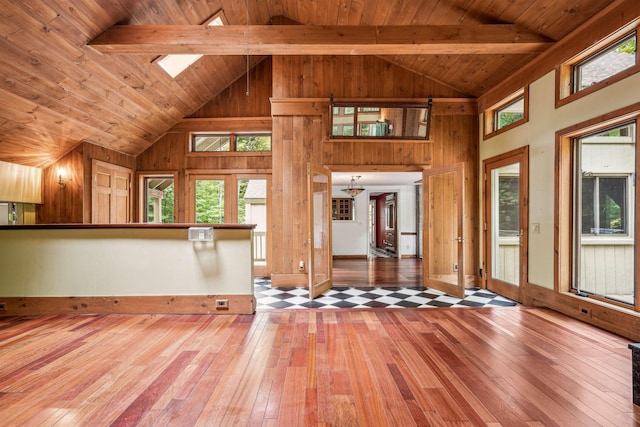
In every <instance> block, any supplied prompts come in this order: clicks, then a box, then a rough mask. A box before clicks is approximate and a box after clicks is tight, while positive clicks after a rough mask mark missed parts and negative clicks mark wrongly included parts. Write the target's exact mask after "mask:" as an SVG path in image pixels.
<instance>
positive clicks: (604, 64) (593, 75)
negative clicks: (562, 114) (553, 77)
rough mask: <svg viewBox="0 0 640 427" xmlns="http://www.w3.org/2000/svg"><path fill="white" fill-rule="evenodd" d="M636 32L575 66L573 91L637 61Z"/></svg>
mask: <svg viewBox="0 0 640 427" xmlns="http://www.w3.org/2000/svg"><path fill="white" fill-rule="evenodd" d="M636 40H637V38H636V33H635V32H634V33H632V34H630V35H628V36H626V37H624V38H623V39H622V40H619V41H617V42H615V43H613V44H611V45H608V46H606V47H605V48H603V49H601V50H599V51H598V52H596V53H594V54H593V55H590V56H588V57H587V58H585V59H583V60H582V61H580V62H578V63H576V64H575V65H574V66H573V92H574V93H575V92H579V91H581V90H584V89H586V88H588V87H590V86H593V85H596V84H598V83H600V82H601V81H603V80H605V79H607V78H609V77H611V76H614V75H616V74H618V73H620V72H622V71H624V70H626V69H628V68H631V67H633V66H634V65H636V63H637V59H636V51H637V47H636Z"/></svg>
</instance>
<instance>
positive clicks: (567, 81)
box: [555, 23, 640, 108]
mask: <svg viewBox="0 0 640 427" xmlns="http://www.w3.org/2000/svg"><path fill="white" fill-rule="evenodd" d="M639 28H640V27H639V26H638V23H633V24H631V25H628V26H626V27H624V28H622V29H620V30H618V31H616V32H614V33H613V34H611V35H609V36H607V37H605V38H604V39H602V40H601V41H599V42H597V43H594V44H593V45H592V46H591V47H589V48H588V49H586V50H584V51H583V52H581V53H580V54H578V55H576V56H574V57H573V58H571V59H569V60H568V61H566V62H564V63H563V64H561V65H560V66H559V67H556V73H555V74H556V91H555V92H556V100H555V101H556V102H555V106H556V108H559V107H562V106H563V105H566V104H569V103H571V102H573V101H575V100H577V99H580V98H583V97H584V96H587V95H589V94H592V93H594V92H596V91H599V90H600V89H603V88H605V87H608V86H610V85H612V84H613V83H615V82H618V81H620V80H623V79H625V78H627V77H629V76H631V75H633V74H635V73H637V72H638V71H640V61H639V59H640V55H639V53H638V48H637V40H638V35H639V31H638V30H639ZM634 35H635V37H636V63H635V65H633V66H631V67H629V68H626V69H624V70H622V71H620V72H618V73H615V74H612V75H610V76H609V77H607V78H605V79H603V80H601V81H599V82H598V83H596V84H593V85H591V86H589V87H586V88H584V89H582V90H578V91H576V90H575V84H576V82H575V79H576V78H575V73H576V71H575V69H576V67H579V66H580V65H582V64H585V63H587V62H589V61H591V60H593V59H596V58H597V57H598V56H601V55H604V54H606V53H607V52H608V51H609V49H611V48H613V47H614V46H616V45H617V44H618V43H620V42H622V41H624V40H625V39H627V38H630V37H633V36H634Z"/></svg>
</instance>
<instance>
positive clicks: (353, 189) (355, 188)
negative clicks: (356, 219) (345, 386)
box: [342, 175, 364, 197]
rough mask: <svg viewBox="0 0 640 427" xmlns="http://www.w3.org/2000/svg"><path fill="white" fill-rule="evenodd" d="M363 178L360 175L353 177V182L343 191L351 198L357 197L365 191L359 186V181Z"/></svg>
mask: <svg viewBox="0 0 640 427" xmlns="http://www.w3.org/2000/svg"><path fill="white" fill-rule="evenodd" d="M360 178H361V176H360V175H358V176H352V177H351V182H350V183H349V186H348V187H347V188H343V189H342V191H344V192H345V193H347V194H348V195H350V196H351V197H356V196H357V195H358V194H360V193H362V192H363V191H364V188H363V187H362V186H361V185H359V184H358V180H359V179H360Z"/></svg>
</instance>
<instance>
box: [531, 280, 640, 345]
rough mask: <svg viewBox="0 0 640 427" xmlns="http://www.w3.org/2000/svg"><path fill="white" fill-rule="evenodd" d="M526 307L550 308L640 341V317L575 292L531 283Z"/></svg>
mask: <svg viewBox="0 0 640 427" xmlns="http://www.w3.org/2000/svg"><path fill="white" fill-rule="evenodd" d="M523 304H524V305H527V306H533V307H545V308H550V309H552V310H555V311H558V312H560V313H563V314H566V315H567V316H571V317H573V318H575V319H578V320H581V321H583V322H586V323H589V324H591V325H594V326H598V327H600V328H603V329H605V330H607V331H611V332H613V333H615V334H619V335H621V336H623V337H626V338H629V339H631V340H634V341H640V314H639V313H637V312H634V311H631V310H625V309H624V308H621V307H618V306H613V305H612V304H607V303H606V302H603V301H599V300H596V299H593V298H586V297H579V296H577V295H575V294H573V293H571V292H555V291H554V290H552V289H547V288H543V287H542V286H537V285H533V284H531V283H527V288H526V290H525V296H524V301H523Z"/></svg>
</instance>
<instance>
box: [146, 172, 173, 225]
mask: <svg viewBox="0 0 640 427" xmlns="http://www.w3.org/2000/svg"><path fill="white" fill-rule="evenodd" d="M136 176H137V179H136V182H137V183H138V205H137V206H138V221H139V222H140V223H144V224H155V223H152V222H147V219H146V218H145V216H146V215H145V214H146V213H147V207H146V204H147V189H146V185H145V180H146V179H148V178H172V179H173V189H174V199H173V223H174V224H175V223H176V222H177V221H178V189H179V188H180V187H178V172H177V171H138V172H136Z"/></svg>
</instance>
